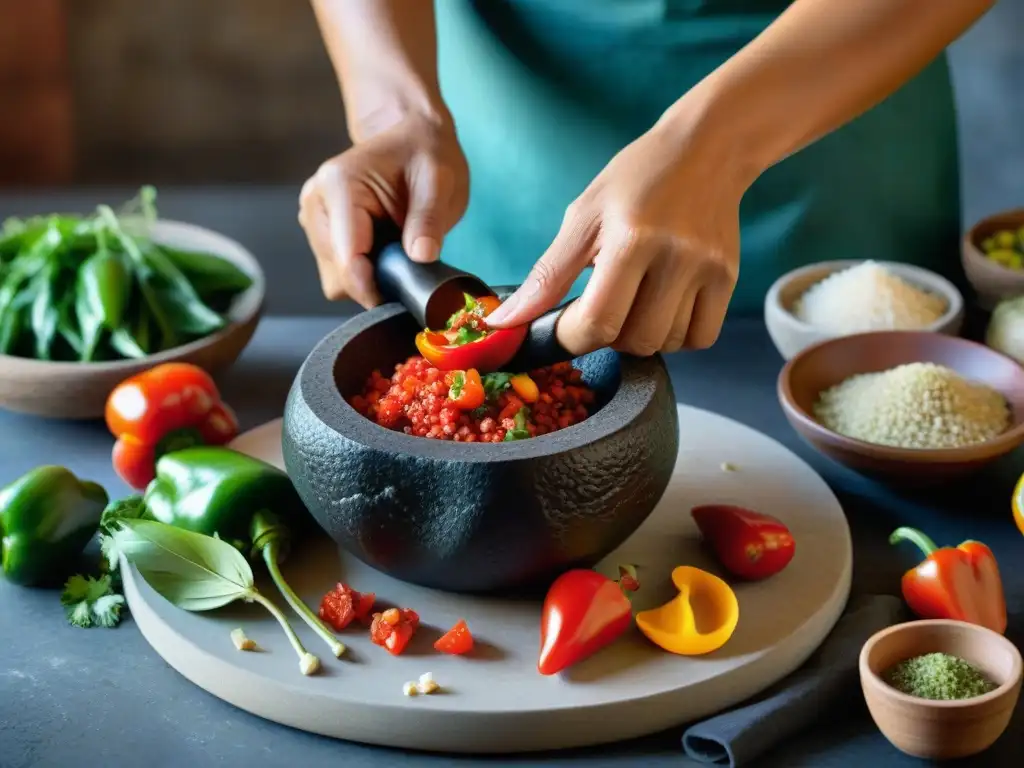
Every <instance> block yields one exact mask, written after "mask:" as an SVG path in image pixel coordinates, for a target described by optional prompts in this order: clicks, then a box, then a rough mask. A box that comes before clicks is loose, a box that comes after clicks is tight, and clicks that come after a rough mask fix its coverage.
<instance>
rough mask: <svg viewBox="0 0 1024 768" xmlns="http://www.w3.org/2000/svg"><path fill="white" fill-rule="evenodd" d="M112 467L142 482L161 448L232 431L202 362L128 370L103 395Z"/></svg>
mask: <svg viewBox="0 0 1024 768" xmlns="http://www.w3.org/2000/svg"><path fill="white" fill-rule="evenodd" d="M106 421H107V427H108V429H110V431H111V433H112V434H113V435H114V437H116V438H117V442H116V443H115V444H114V451H113V462H114V470H115V471H116V472H117V474H118V475H119V476H120V477H121V479H122V480H124V481H125V482H126V483H128V485H130V486H132V487H133V488H136V489H139V490H141V489H143V488H145V487H146V486H147V485H148V484H149V482H150V481H151V480H152V479H153V476H154V473H155V466H156V460H157V459H159V458H160V457H161V456H162V455H163V454H165V453H170V452H171V451H175V450H180V449H182V448H187V447H190V446H193V445H224V444H226V443H229V442H231V441H232V440H233V439H234V438H235V437H236V436H237V435H238V420H237V419H236V418H235V414H234V412H233V411H232V410H231V409H230V408H229V407H228V406H227V405H226V404H225V403H223V402H221V399H220V393H219V392H218V391H217V385H216V384H214V383H213V379H212V378H210V375H209V374H208V373H206V371H204V370H203V369H202V368H199V367H197V366H194V365H191V364H189V363H164V364H162V365H158V366H156V367H155V368H151V369H150V370H148V371H144V372H142V373H140V374H137V375H135V376H132V377H131V378H128V379H126V380H125V381H123V382H121V383H120V384H118V385H117V387H115V388H114V391H113V392H111V393H110V396H109V397H108V398H107V406H106Z"/></svg>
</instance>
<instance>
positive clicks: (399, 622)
mask: <svg viewBox="0 0 1024 768" xmlns="http://www.w3.org/2000/svg"><path fill="white" fill-rule="evenodd" d="M419 625H420V617H419V614H418V613H416V611H414V610H412V609H410V608H388V609H387V610H386V611H384V612H383V613H375V614H373V621H372V622H371V624H370V640H371V641H372V642H373V644H374V645H379V646H381V647H382V648H384V649H386V650H387V652H388V653H390V654H391V655H392V656H399V655H400V654H401V653H402V651H404V650H405V648H406V646H407V645H409V641H410V640H412V636H413V633H414V632H415V631H416V628H417V627H418V626H419Z"/></svg>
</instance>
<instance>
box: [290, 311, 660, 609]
mask: <svg viewBox="0 0 1024 768" xmlns="http://www.w3.org/2000/svg"><path fill="white" fill-rule="evenodd" d="M419 330H421V329H420V328H418V327H417V325H416V322H415V321H414V320H413V318H412V316H411V315H410V314H409V313H408V312H406V311H405V309H403V308H402V307H401V306H399V305H397V304H387V305H384V306H381V307H377V308H376V309H373V310H371V311H369V312H364V313H362V314H360V315H358V316H357V317H355V318H354V319H352V320H350V321H348V322H346V323H345V324H344V325H342V326H341V327H340V328H338V329H336V330H335V331H333V332H332V333H330V334H329V335H328V336H326V337H325V338H324V339H323V340H321V342H320V343H319V344H318V345H317V346H316V348H315V349H314V350H313V352H312V353H311V354H310V356H309V357H308V358H307V359H306V362H305V363H304V364H303V366H302V368H301V369H300V371H299V373H298V375H297V377H296V379H295V382H294V384H293V385H292V389H291V393H290V394H289V397H288V404H287V406H286V409H285V418H284V432H283V446H282V447H283V452H284V460H285V465H286V467H287V470H288V474H289V475H290V476H291V478H292V480H293V481H294V483H295V487H296V488H297V489H298V492H299V495H300V496H301V497H302V500H303V501H304V502H305V504H306V506H307V507H308V508H309V510H310V512H311V513H312V514H313V516H314V517H315V518H316V519H317V521H318V522H319V523H320V525H321V526H322V527H323V529H324V530H325V531H326V532H327V533H328V534H329V535H330V536H331V537H332V538H333V539H334V540H335V541H337V542H338V543H339V544H340V545H341V546H342V547H344V548H345V549H346V550H347V551H348V552H350V553H351V554H353V555H355V556H356V557H358V558H360V559H361V560H363V561H364V562H366V563H368V564H369V565H371V566H373V567H374V568H376V569H378V570H380V571H383V572H385V573H387V574H389V575H391V576H394V577H396V578H399V579H402V580H404V581H409V582H412V583H416V584H421V585H424V586H429V587H435V588H438V589H445V590H452V591H467V592H482V591H489V590H497V589H504V588H515V587H525V586H531V585H533V584H535V583H538V584H540V583H545V582H550V580H551V579H553V578H554V577H555V576H556V575H557V574H559V573H561V572H562V571H564V570H566V569H568V568H574V567H589V566H592V565H594V564H595V563H597V562H598V561H599V560H600V559H601V558H602V557H604V556H605V555H607V554H608V553H610V552H611V551H612V550H614V549H615V548H616V547H617V546H619V544H621V543H622V542H623V541H625V540H626V539H627V538H628V537H629V536H630V535H631V534H632V533H633V532H634V531H635V530H636V529H637V528H638V527H639V526H640V524H641V523H643V521H644V520H645V519H646V518H647V516H648V515H649V514H650V513H651V512H652V511H653V510H654V507H655V505H656V504H657V503H658V500H659V499H660V498H661V496H662V494H663V493H664V491H665V488H666V486H667V485H668V482H669V478H670V477H671V475H672V470H673V467H674V465H675V461H676V455H677V452H678V444H679V423H678V414H677V410H676V403H675V396H674V394H673V391H672V384H671V381H670V379H669V376H668V372H667V371H666V369H665V364H664V361H663V360H662V359H661V358H660V357H658V356H655V357H652V358H646V359H638V358H633V357H629V356H625V355H620V354H618V353H616V352H614V351H612V350H609V349H604V350H599V351H597V352H594V353H591V354H589V355H586V356H584V357H582V358H579V359H578V360H576V362H575V365H576V366H577V367H578V368H580V369H581V370H582V371H583V375H584V380H585V381H586V383H587V384H588V385H589V386H590V387H591V388H592V389H594V391H595V392H596V393H597V396H598V406H599V407H598V410H597V411H596V412H595V413H593V414H592V415H591V416H590V417H589V418H588V419H587V420H586V421H584V422H582V423H580V424H577V425H575V426H573V427H570V428H568V429H565V430H562V431H559V432H556V433H553V434H550V435H543V436H541V437H537V438H532V439H529V440H518V441H514V442H509V443H500V444H494V445H481V444H466V443H455V442H449V441H440V440H428V439H426V438H421V437H413V436H410V435H405V434H403V433H400V432H393V431H390V430H387V429H384V428H383V427H380V426H378V425H377V424H376V423H374V422H372V421H370V420H369V419H366V418H364V417H363V416H362V415H360V414H359V413H357V412H356V411H355V410H354V409H353V408H352V407H351V406H350V405H349V404H348V403H347V402H346V401H345V398H346V397H349V396H351V395H352V394H354V393H356V392H358V391H359V390H360V387H361V385H362V384H363V382H364V381H365V379H366V376H367V375H368V374H369V373H370V371H372V370H373V369H374V368H378V369H380V370H381V371H382V372H383V373H386V372H388V371H390V370H391V369H392V368H393V366H394V365H395V364H396V363H397V362H399V361H401V360H404V359H406V358H407V357H408V356H409V355H411V354H415V348H414V346H413V337H414V336H415V334H416V332H417V331H419Z"/></svg>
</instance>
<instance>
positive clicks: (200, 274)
mask: <svg viewBox="0 0 1024 768" xmlns="http://www.w3.org/2000/svg"><path fill="white" fill-rule="evenodd" d="M156 247H157V248H159V249H160V250H161V251H162V252H163V254H164V256H166V257H167V259H168V261H170V262H171V263H172V264H174V266H175V267H177V268H178V270H179V271H180V272H181V273H182V274H183V275H184V276H185V277H186V278H187V279H188V281H189V282H190V283H191V284H192V287H193V288H195V290H196V293H198V294H199V296H200V297H201V298H202V299H203V301H208V300H209V299H210V298H212V297H218V298H219V295H220V294H223V293H230V294H239V293H241V292H242V291H245V290H248V288H249V287H250V286H251V285H252V283H253V279H252V277H251V276H249V275H248V274H246V273H245V272H244V271H243V270H241V269H239V268H238V267H236V266H235V265H234V264H233V263H232V262H230V261H228V260H227V259H224V258H221V257H220V256H214V255H212V254H209V253H197V252H194V251H179V250H177V249H176V248H168V247H167V246H165V245H157V246H156Z"/></svg>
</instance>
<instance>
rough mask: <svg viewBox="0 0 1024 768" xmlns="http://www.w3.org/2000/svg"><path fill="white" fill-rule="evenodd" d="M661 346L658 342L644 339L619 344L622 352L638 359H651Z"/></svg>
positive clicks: (629, 340) (628, 340) (625, 340)
mask: <svg viewBox="0 0 1024 768" xmlns="http://www.w3.org/2000/svg"><path fill="white" fill-rule="evenodd" d="M660 346H661V345H660V344H659V343H658V342H655V341H651V340H650V339H647V338H643V337H638V338H627V339H623V340H622V341H620V342H619V344H618V348H619V349H620V350H621V351H623V352H627V353H629V354H631V355H635V356H636V357H650V356H651V355H653V354H654V353H655V352H657V351H658V349H659V347H660Z"/></svg>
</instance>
